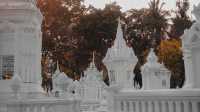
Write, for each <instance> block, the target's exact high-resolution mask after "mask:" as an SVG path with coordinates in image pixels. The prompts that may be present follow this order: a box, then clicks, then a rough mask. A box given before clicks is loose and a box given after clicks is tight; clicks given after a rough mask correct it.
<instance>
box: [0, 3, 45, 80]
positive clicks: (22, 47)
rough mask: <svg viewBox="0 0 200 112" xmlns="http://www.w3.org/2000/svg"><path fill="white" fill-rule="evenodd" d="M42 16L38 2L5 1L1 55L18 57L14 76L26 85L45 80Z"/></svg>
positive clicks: (1, 12) (0, 25)
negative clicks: (42, 72) (42, 77)
mask: <svg viewBox="0 0 200 112" xmlns="http://www.w3.org/2000/svg"><path fill="white" fill-rule="evenodd" d="M41 23H42V14H41V13H40V11H39V9H38V8H37V6H36V2H35V0H1V2H0V55H3V56H13V57H14V73H13V75H14V74H18V75H19V76H20V77H21V79H22V81H23V82H25V83H38V81H40V79H41V47H42V33H41Z"/></svg>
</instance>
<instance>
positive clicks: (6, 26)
mask: <svg viewBox="0 0 200 112" xmlns="http://www.w3.org/2000/svg"><path fill="white" fill-rule="evenodd" d="M14 32H15V28H14V24H12V23H11V22H10V21H2V22H0V33H14Z"/></svg>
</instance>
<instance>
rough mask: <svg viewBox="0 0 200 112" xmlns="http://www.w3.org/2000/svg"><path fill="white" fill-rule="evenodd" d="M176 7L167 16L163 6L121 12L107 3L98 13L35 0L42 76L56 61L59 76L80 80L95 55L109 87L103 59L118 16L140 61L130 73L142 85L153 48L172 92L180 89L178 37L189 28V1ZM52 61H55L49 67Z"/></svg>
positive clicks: (79, 0) (156, 2) (65, 1)
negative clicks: (40, 35)
mask: <svg viewBox="0 0 200 112" xmlns="http://www.w3.org/2000/svg"><path fill="white" fill-rule="evenodd" d="M176 4H177V10H175V11H173V12H170V11H169V10H164V8H163V7H164V6H165V3H164V2H162V1H160V0H150V2H149V7H148V8H142V9H131V10H128V11H126V12H123V13H122V12H121V11H120V7H119V6H118V5H117V4H116V3H111V4H107V5H106V6H105V8H104V9H96V8H94V7H93V6H89V7H85V6H84V4H83V0H38V7H39V8H40V9H41V12H42V14H43V16H44V21H43V25H42V31H43V61H42V65H43V77H44V78H45V73H46V72H45V71H48V70H47V69H49V68H50V69H51V70H52V71H50V72H51V73H53V72H54V71H55V67H56V66H55V63H56V62H57V61H58V62H59V66H60V68H61V71H63V72H65V73H66V74H67V75H68V76H70V77H71V78H74V79H76V78H77V79H78V78H79V77H80V76H81V75H84V74H83V71H84V70H85V69H86V68H87V67H88V65H89V63H90V61H91V59H92V53H93V52H95V57H96V58H95V64H96V66H97V68H98V70H99V71H103V74H104V81H105V82H108V80H109V79H108V76H107V69H106V66H105V65H104V64H103V62H102V59H103V58H104V57H105V55H106V52H107V49H108V48H109V47H111V46H112V44H113V40H114V39H115V35H116V29H117V18H118V17H121V20H122V21H123V30H124V38H125V39H126V42H127V45H128V46H129V47H132V48H133V49H134V52H135V54H136V56H137V57H138V59H139V61H138V63H137V65H136V67H135V69H134V72H135V74H136V77H135V80H136V81H138V83H139V84H140V86H142V82H141V79H142V74H141V70H140V68H141V66H142V65H143V64H144V63H145V62H146V61H145V60H146V56H147V55H148V52H149V49H150V48H154V49H155V52H156V54H157V55H158V57H159V60H160V62H163V63H164V64H165V66H166V67H167V68H168V69H169V70H170V71H171V72H172V77H171V82H172V83H171V87H172V88H175V87H177V86H179V87H181V86H182V84H183V81H184V64H183V60H182V51H181V49H180V46H181V43H180V37H181V35H182V34H183V32H184V30H185V29H186V28H189V27H190V26H191V25H192V21H191V20H190V18H189V16H188V15H187V11H188V8H189V1H188V0H178V1H177V3H176ZM173 13H174V14H175V16H172V15H173ZM169 23H170V24H169ZM171 23H172V24H171ZM172 57H173V58H172ZM50 59H52V60H53V62H52V63H51V66H47V65H49V60H50ZM48 67H49V68H48Z"/></svg>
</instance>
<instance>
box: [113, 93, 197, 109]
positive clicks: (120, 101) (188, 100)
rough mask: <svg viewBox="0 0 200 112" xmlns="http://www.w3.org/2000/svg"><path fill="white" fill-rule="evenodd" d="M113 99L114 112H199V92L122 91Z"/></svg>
mask: <svg viewBox="0 0 200 112" xmlns="http://www.w3.org/2000/svg"><path fill="white" fill-rule="evenodd" d="M113 99H114V101H115V103H113V107H115V109H114V110H113V111H114V112H200V90H195V91H189V90H188V91H187V90H166V91H165V90H161V91H159V90H157V91H155V90H154V91H132V92H130V91H127V92H124V91H123V92H118V93H115V94H113ZM113 111H111V112H113Z"/></svg>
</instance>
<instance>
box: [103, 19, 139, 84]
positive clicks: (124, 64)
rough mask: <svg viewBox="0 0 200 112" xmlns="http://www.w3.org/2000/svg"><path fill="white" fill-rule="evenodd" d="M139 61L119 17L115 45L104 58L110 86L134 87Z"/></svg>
mask: <svg viewBox="0 0 200 112" xmlns="http://www.w3.org/2000/svg"><path fill="white" fill-rule="evenodd" d="M137 61H138V59H137V57H136V56H135V54H134V52H133V49H132V48H129V47H128V46H127V45H126V42H125V40H124V38H123V31H122V27H121V23H120V19H119V20H118V28H117V34H116V39H115V41H114V45H113V46H112V47H111V48H109V49H108V51H107V54H106V57H105V58H104V59H103V62H104V64H106V67H107V69H108V76H109V82H110V86H113V85H117V86H120V87H125V88H129V87H133V77H134V73H133V69H134V67H135V65H136V63H137Z"/></svg>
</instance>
